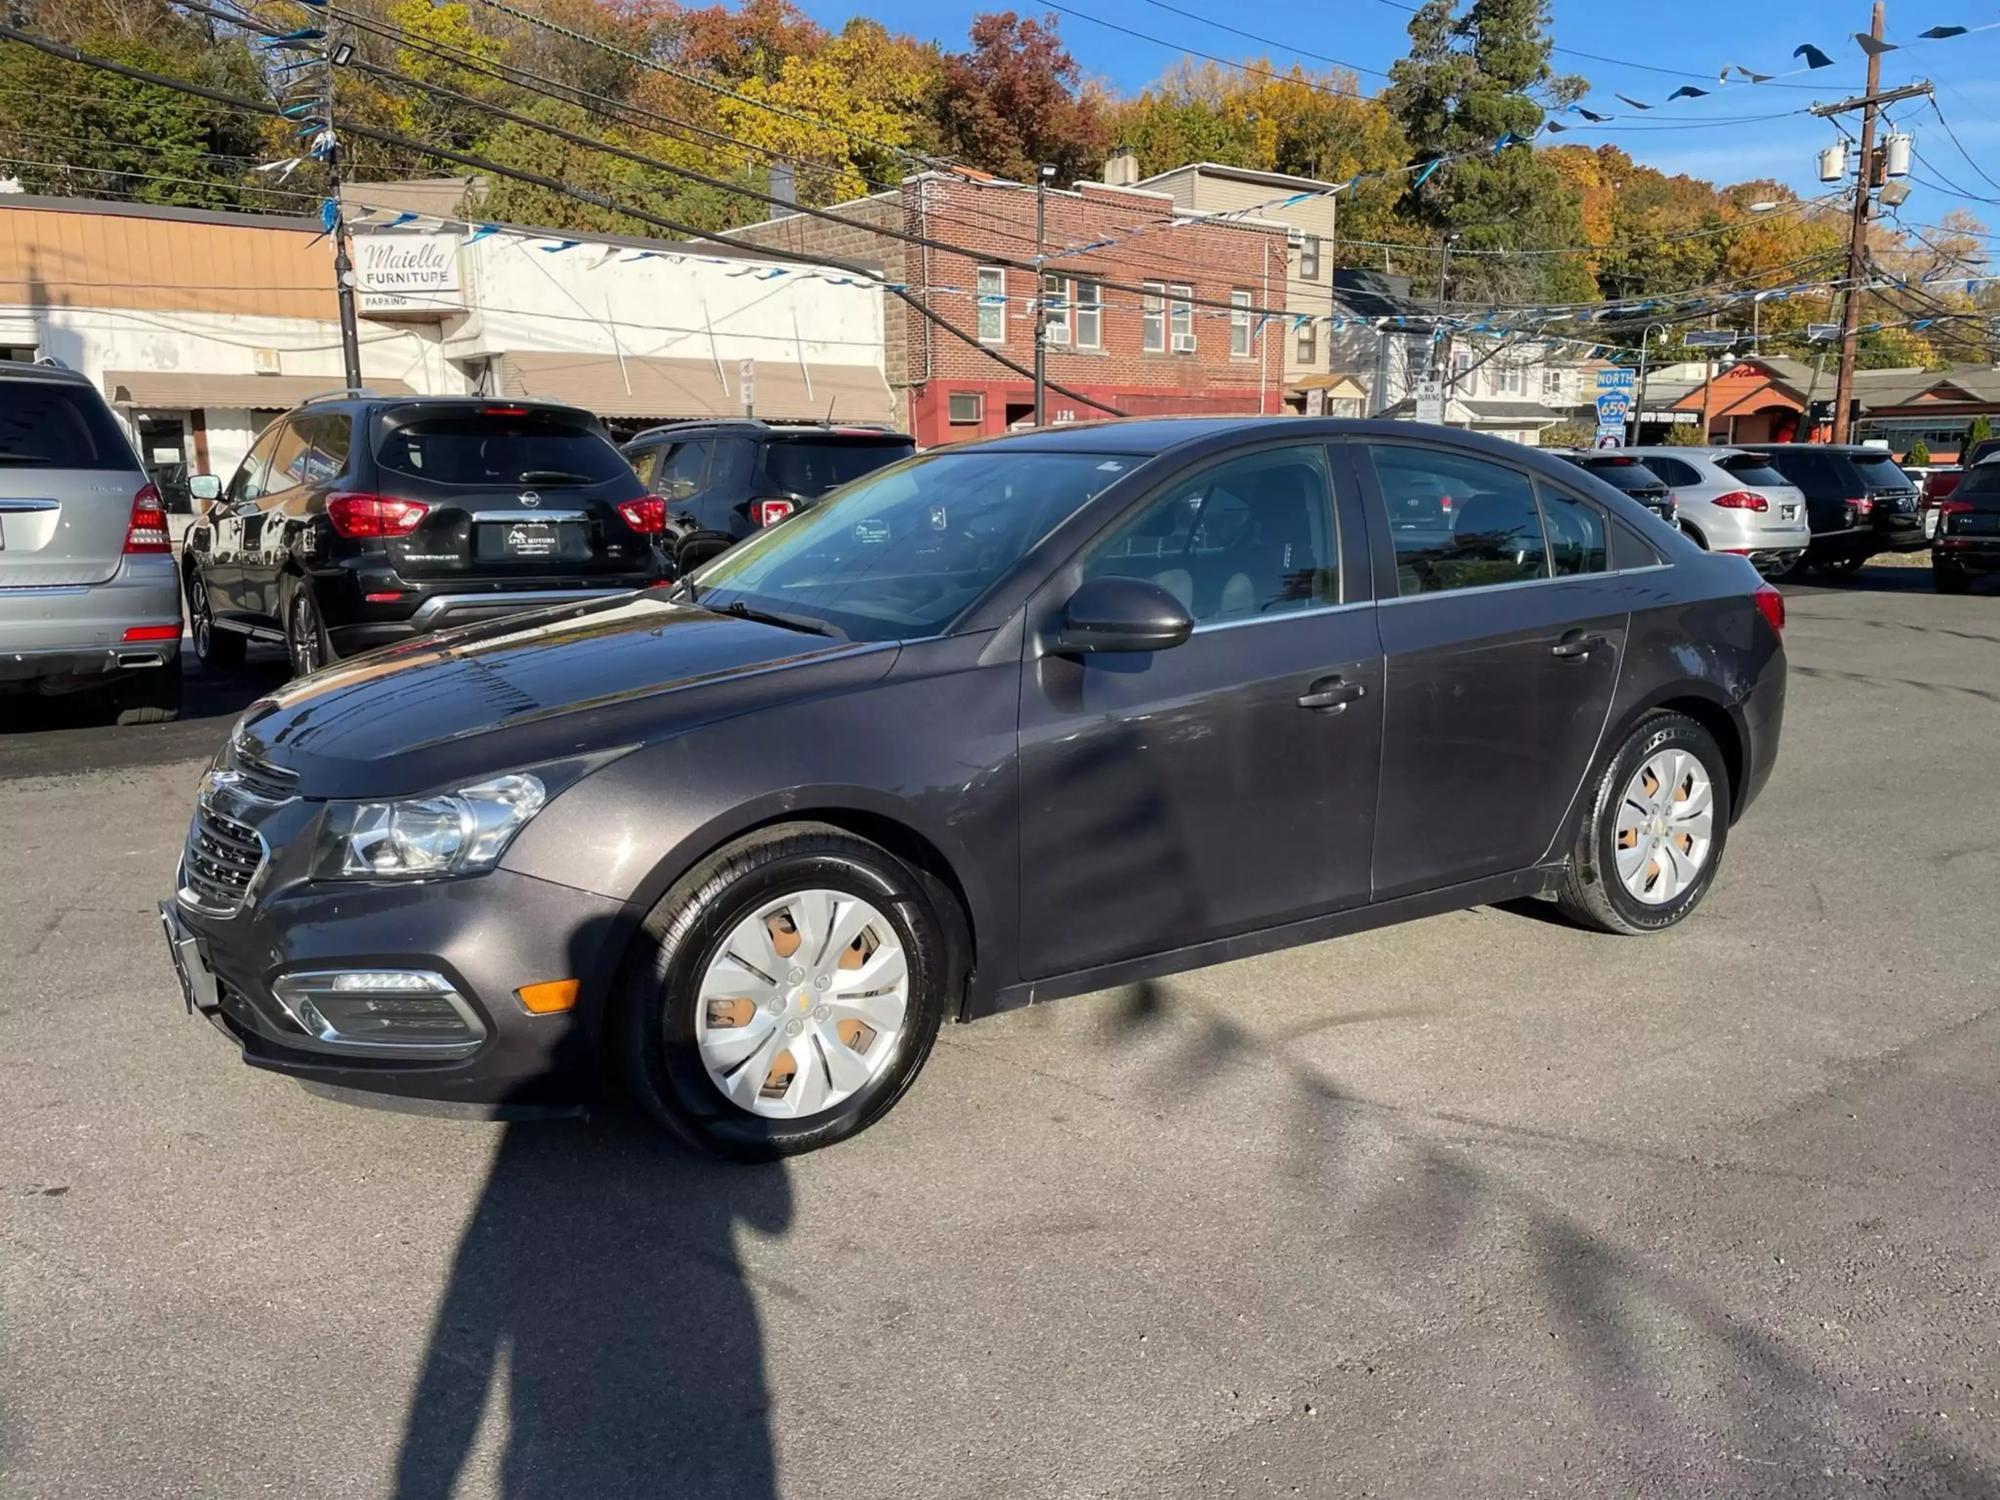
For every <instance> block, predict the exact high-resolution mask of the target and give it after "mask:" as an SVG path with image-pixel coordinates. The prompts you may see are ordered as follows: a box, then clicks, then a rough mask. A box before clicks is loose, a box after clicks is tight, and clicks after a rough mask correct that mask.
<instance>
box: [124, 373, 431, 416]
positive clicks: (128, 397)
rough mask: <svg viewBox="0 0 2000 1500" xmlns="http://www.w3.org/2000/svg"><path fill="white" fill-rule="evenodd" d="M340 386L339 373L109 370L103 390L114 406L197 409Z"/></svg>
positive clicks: (395, 386) (390, 388) (258, 404)
mask: <svg viewBox="0 0 2000 1500" xmlns="http://www.w3.org/2000/svg"><path fill="white" fill-rule="evenodd" d="M367 388H368V389H369V390H371V391H379V392H381V393H382V394H383V395H385V396H414V395H415V394H416V392H415V391H414V390H412V389H411V388H410V386H409V385H408V384H407V383H406V382H404V381H401V380H370V381H369V382H368V383H367ZM339 389H341V382H340V377H339V376H338V375H215V374H210V373H208V372H207V371H204V370H106V371H105V372H104V394H105V395H106V396H108V397H110V398H111V404H112V405H113V406H136V407H141V408H155V409H158V408H165V409H167V410H170V411H194V410H197V409H198V408H201V407H231V406H233V407H242V408H248V409H249V410H251V411H290V410H291V409H292V408H293V407H295V406H297V405H298V404H299V403H300V402H302V401H304V400H306V399H307V398H308V397H312V396H324V395H326V394H327V393H328V392H330V391H337V390H339Z"/></svg>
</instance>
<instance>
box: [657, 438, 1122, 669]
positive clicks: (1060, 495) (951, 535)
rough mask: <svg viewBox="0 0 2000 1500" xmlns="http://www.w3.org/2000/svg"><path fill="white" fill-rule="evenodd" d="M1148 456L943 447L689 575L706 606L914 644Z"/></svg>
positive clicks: (859, 484) (869, 479)
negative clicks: (735, 605)
mask: <svg viewBox="0 0 2000 1500" xmlns="http://www.w3.org/2000/svg"><path fill="white" fill-rule="evenodd" d="M1144 462H1145V460H1144V459H1143V458H1139V457H1133V456H1130V455H1126V454H1113V453H1046V452H1041V453H1037V452H1015V451H1006V450H1003V451H1000V452H994V451H991V450H978V449H973V450H966V449H954V448H940V449H936V450H934V451H932V452H930V453H925V454H922V455H919V456H918V457H915V458H911V459H908V460H906V461H904V462H903V463H900V464H896V465H894V466H892V467H890V468H886V469H878V470H876V471H875V472H874V473H873V474H870V475H868V476H866V477H865V478H863V479H860V480H857V481H856V482H855V483H853V484H850V485H848V486H847V487H846V488H845V489H842V490H839V491H836V492H835V493H834V494H833V495H831V496H830V497H828V498H827V499H825V500H823V501H821V502H820V503H819V504H818V505H815V506H813V507H812V508H811V509H810V510H805V511H801V512H800V513H799V514H797V515H795V516H793V517H792V518H791V519H790V520H789V521H786V522H785V523H784V524H783V525H781V526H773V527H770V528H768V529H767V530H764V531H760V532H758V533H757V534H756V535H755V536H752V537H751V538H750V539H749V540H748V541H746V542H743V543H741V544H740V545H738V546H735V547H732V548H731V549H730V550H729V551H727V552H725V553H723V554H722V556H721V557H719V558H717V559H716V560H715V561H714V562H712V563H710V564H709V565H708V566H707V567H705V568H703V569H702V570H701V571H700V572H699V573H697V574H695V575H694V576H693V579H692V582H691V584H690V588H691V590H692V593H693V596H694V598H695V600H696V602H698V603H699V604H701V605H702V606H703V607H704V608H711V607H712V608H718V609H720V608H725V607H727V606H728V605H729V604H731V603H732V602H735V601H738V600H740V601H742V602H743V603H744V604H745V605H746V606H748V607H750V608H755V609H763V610H767V611H774V612H777V613H779V614H783V615H789V616H795V617H798V618H802V619H809V620H816V621H820V622H823V623H824V624H826V625H827V626H829V627H830V628H831V629H832V630H834V631H835V632H837V633H838V634H840V635H843V636H845V637H847V638H848V639H850V640H857V641H890V640H914V639H918V638H920V637H923V636H931V635H936V634H937V633H938V632H939V631H940V630H942V629H944V628H945V627H946V626H947V625H949V624H950V623H951V622H952V621H953V620H954V619H956V618H958V616H960V615H961V614H963V613H964V612H965V611H966V609H968V608H969V607H970V606H971V605H972V604H973V603H975V602H976V601H977V600H978V599H979V597H980V596H981V595H982V594H984V593H985V592H986V590H987V589H988V588H990V587H991V586H992V584H993V582H994V580H996V579H997V578H999V577H1000V576H1001V574H1002V573H1004V572H1006V571H1007V570H1008V569H1009V568H1011V567H1013V566H1014V565H1015V564H1016V563H1018V562H1019V561H1020V560H1021V558H1022V557H1023V556H1024V555H1025V554H1026V553H1028V552H1029V551H1031V550H1032V549H1033V548H1034V547H1035V545H1036V544H1037V543H1038V542H1040V541H1041V540H1042V539H1043V538H1044V537H1046V536H1047V535H1048V534H1049V532H1050V531H1051V530H1052V529H1053V528H1054V527H1055V526H1056V525H1058V524H1059V523H1060V522H1062V521H1064V520H1067V519H1068V518H1069V517H1070V516H1071V515H1072V514H1074V513H1075V512H1076V511H1077V510H1078V509H1079V508H1081V507H1082V506H1083V504H1084V503H1085V502H1086V501H1088V500H1089V499H1090V498H1091V497H1092V496H1093V495H1096V494H1097V493H1099V492H1100V491H1102V490H1103V489H1105V488H1106V487H1107V486H1109V485H1111V484H1114V483H1116V482H1117V481H1118V480H1119V479H1122V478H1123V477H1124V476H1125V475H1127V474H1129V473H1131V472H1132V471H1133V470H1134V469H1136V468H1138V467H1139V466H1140V465H1141V464H1142V463H1144Z"/></svg>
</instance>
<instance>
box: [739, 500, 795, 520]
mask: <svg viewBox="0 0 2000 1500" xmlns="http://www.w3.org/2000/svg"><path fill="white" fill-rule="evenodd" d="M796 509H797V507H796V506H795V505H793V504H792V502H791V501H789V500H752V501H751V502H750V519H751V520H753V521H755V522H756V523H757V524H758V525H759V526H775V525H777V524H778V522H780V521H782V520H784V519H785V517H786V516H789V515H790V514H791V513H792V512H793V511H794V510H796Z"/></svg>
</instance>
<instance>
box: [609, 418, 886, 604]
mask: <svg viewBox="0 0 2000 1500" xmlns="http://www.w3.org/2000/svg"><path fill="white" fill-rule="evenodd" d="M915 451H916V444H915V443H914V442H912V441H911V440H910V438H909V436H908V434H906V433H901V432H892V431H890V430H889V429H887V428H883V427H858V426H851V427H832V426H820V425H817V424H814V423H804V422H799V423H777V422H762V421H758V420H756V419H755V418H750V417H743V418H736V419H724V420H720V421H703V422H675V423H671V424H670V425H668V426H665V427H652V428H648V429H647V430H646V431H644V432H642V433H640V434H639V435H638V436H637V437H635V438H633V439H632V441H631V442H629V443H627V444H626V445H625V447H624V449H623V452H624V454H625V457H626V458H627V459H628V460H629V461H630V463H631V465H632V467H633V469H634V470H635V471H637V473H638V475H639V481H640V483H642V484H644V485H645V486H646V487H647V488H648V489H650V490H654V491H657V492H658V493H659V494H660V495H661V496H662V497H664V498H665V500H666V503H667V524H666V532H665V534H664V535H663V536H662V538H661V544H662V546H663V547H664V549H665V551H666V554H667V557H668V558H669V559H670V560H671V561H672V563H673V564H674V566H675V567H676V568H677V569H679V570H680V571H681V572H683V573H686V572H691V571H692V570H693V569H695V568H698V567H700V566H701V564H703V563H705V562H707V561H708V560H709V559H710V558H711V557H717V556H719V555H721V554H722V553H723V552H726V551H727V550H728V549H729V548H731V547H733V546H735V545H736V544H737V543H738V542H740V541H742V540H743V539H744V538H745V537H747V536H750V535H752V534H754V533H755V532H757V531H759V530H761V529H763V528H764V527H766V526H771V525H775V524H776V523H777V522H779V521H782V520H784V519H785V517H787V516H789V515H792V514H793V513H795V512H797V511H801V510H804V509H805V508H806V507H807V506H809V505H813V504H815V503H817V502H818V501H819V500H820V499H821V497H823V496H825V495H827V494H828V493H830V492H831V491H833V490H836V489H838V488H840V486H841V485H843V484H849V483H851V482H852V481H854V480H856V479H860V478H861V477H862V476H863V475H867V474H872V473H874V472H875V471H876V470H877V469H880V468H884V467H886V466H887V465H889V464H892V463H894V462H896V460H898V459H901V458H908V457H909V456H910V455H911V454H912V453H914V452H915Z"/></svg>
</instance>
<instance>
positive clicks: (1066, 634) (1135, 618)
mask: <svg viewBox="0 0 2000 1500" xmlns="http://www.w3.org/2000/svg"><path fill="white" fill-rule="evenodd" d="M1193 633H1194V617H1193V616H1192V615H1190V614H1189V613H1188V612H1187V606H1186V605H1184V604H1182V603H1181V601H1180V600H1178V599H1176V598H1175V597H1174V596H1173V595H1172V594H1170V593H1168V592H1167V591H1166V590H1165V589H1163V588H1161V587H1160V586H1159V585H1158V584H1157V583H1148V582H1146V580H1145V579H1143V578H1093V579H1091V580H1090V581H1089V582H1088V583H1086V584H1084V585H1083V587H1082V588H1080V589H1078V590H1077V591H1076V592H1075V593H1074V594H1072V595H1070V599H1069V603H1068V604H1066V605H1064V606H1063V622H1062V628H1061V629H1060V630H1058V631H1057V632H1056V639H1055V649H1056V650H1057V651H1058V652H1062V653H1068V652H1073V651H1165V650H1167V649H1168V648H1169V647H1172V646H1178V645H1180V644H1181V642H1183V641H1185V640H1186V639H1187V638H1188V637H1189V636H1190V635H1191V634H1193Z"/></svg>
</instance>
